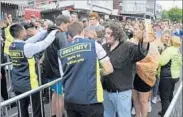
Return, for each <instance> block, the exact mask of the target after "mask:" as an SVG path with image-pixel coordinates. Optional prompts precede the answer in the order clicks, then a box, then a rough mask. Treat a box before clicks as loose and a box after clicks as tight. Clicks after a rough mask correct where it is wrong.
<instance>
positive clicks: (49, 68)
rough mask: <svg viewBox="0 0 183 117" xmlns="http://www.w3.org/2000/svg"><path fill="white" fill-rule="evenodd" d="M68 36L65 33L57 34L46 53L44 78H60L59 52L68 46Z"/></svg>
mask: <svg viewBox="0 0 183 117" xmlns="http://www.w3.org/2000/svg"><path fill="white" fill-rule="evenodd" d="M67 42H68V41H67V36H66V33H65V32H63V31H59V32H57V33H56V38H55V40H54V41H53V43H52V44H51V45H50V46H49V47H48V48H47V49H46V50H45V51H44V61H43V67H44V71H43V72H44V77H45V78H47V79H56V78H60V77H61V76H60V71H59V63H58V50H60V49H61V48H62V47H64V46H65V45H66V44H67Z"/></svg>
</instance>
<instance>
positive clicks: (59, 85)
mask: <svg viewBox="0 0 183 117" xmlns="http://www.w3.org/2000/svg"><path fill="white" fill-rule="evenodd" d="M54 80H56V79H49V80H48V82H52V81H54ZM50 88H51V89H52V91H53V92H55V93H56V94H59V95H62V94H63V87H62V81H59V82H57V83H56V84H54V85H52V86H51V87H50Z"/></svg>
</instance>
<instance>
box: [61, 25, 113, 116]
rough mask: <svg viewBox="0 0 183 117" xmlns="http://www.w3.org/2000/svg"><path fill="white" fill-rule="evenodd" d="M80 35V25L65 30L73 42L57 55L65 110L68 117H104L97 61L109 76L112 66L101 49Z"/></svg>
mask: <svg viewBox="0 0 183 117" xmlns="http://www.w3.org/2000/svg"><path fill="white" fill-rule="evenodd" d="M83 33H84V31H83V26H82V24H81V23H79V22H74V23H72V24H71V25H70V26H69V28H68V34H69V38H72V39H70V40H72V42H70V43H68V45H67V46H66V47H64V48H62V49H60V50H59V52H58V54H59V55H58V56H59V58H60V60H59V64H60V73H61V76H63V88H64V93H65V95H64V99H65V104H66V105H65V106H66V107H65V108H66V110H67V114H68V117H103V112H104V109H103V105H102V102H103V89H102V85H101V81H100V80H101V79H100V69H99V62H100V64H101V66H102V69H101V71H102V72H101V73H102V74H103V75H108V74H110V73H112V72H113V67H112V65H111V62H110V60H109V58H108V57H107V55H106V52H105V51H104V49H103V48H102V46H101V45H100V44H99V43H97V42H96V41H95V40H91V39H87V38H84V34H83Z"/></svg>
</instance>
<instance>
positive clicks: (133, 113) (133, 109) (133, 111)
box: [132, 107, 135, 115]
mask: <svg viewBox="0 0 183 117" xmlns="http://www.w3.org/2000/svg"><path fill="white" fill-rule="evenodd" d="M132 115H135V108H134V107H133V108H132Z"/></svg>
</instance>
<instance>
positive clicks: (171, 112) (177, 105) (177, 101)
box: [164, 82, 182, 117]
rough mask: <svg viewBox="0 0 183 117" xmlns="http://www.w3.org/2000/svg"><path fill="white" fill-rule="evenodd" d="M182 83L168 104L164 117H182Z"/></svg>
mask: <svg viewBox="0 0 183 117" xmlns="http://www.w3.org/2000/svg"><path fill="white" fill-rule="evenodd" d="M181 94H182V82H181V83H180V85H179V87H178V90H177V92H176V94H175V96H174V98H173V100H172V102H171V103H170V105H169V107H168V110H167V111H166V113H165V115H164V117H182V97H181V96H182V95H181Z"/></svg>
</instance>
